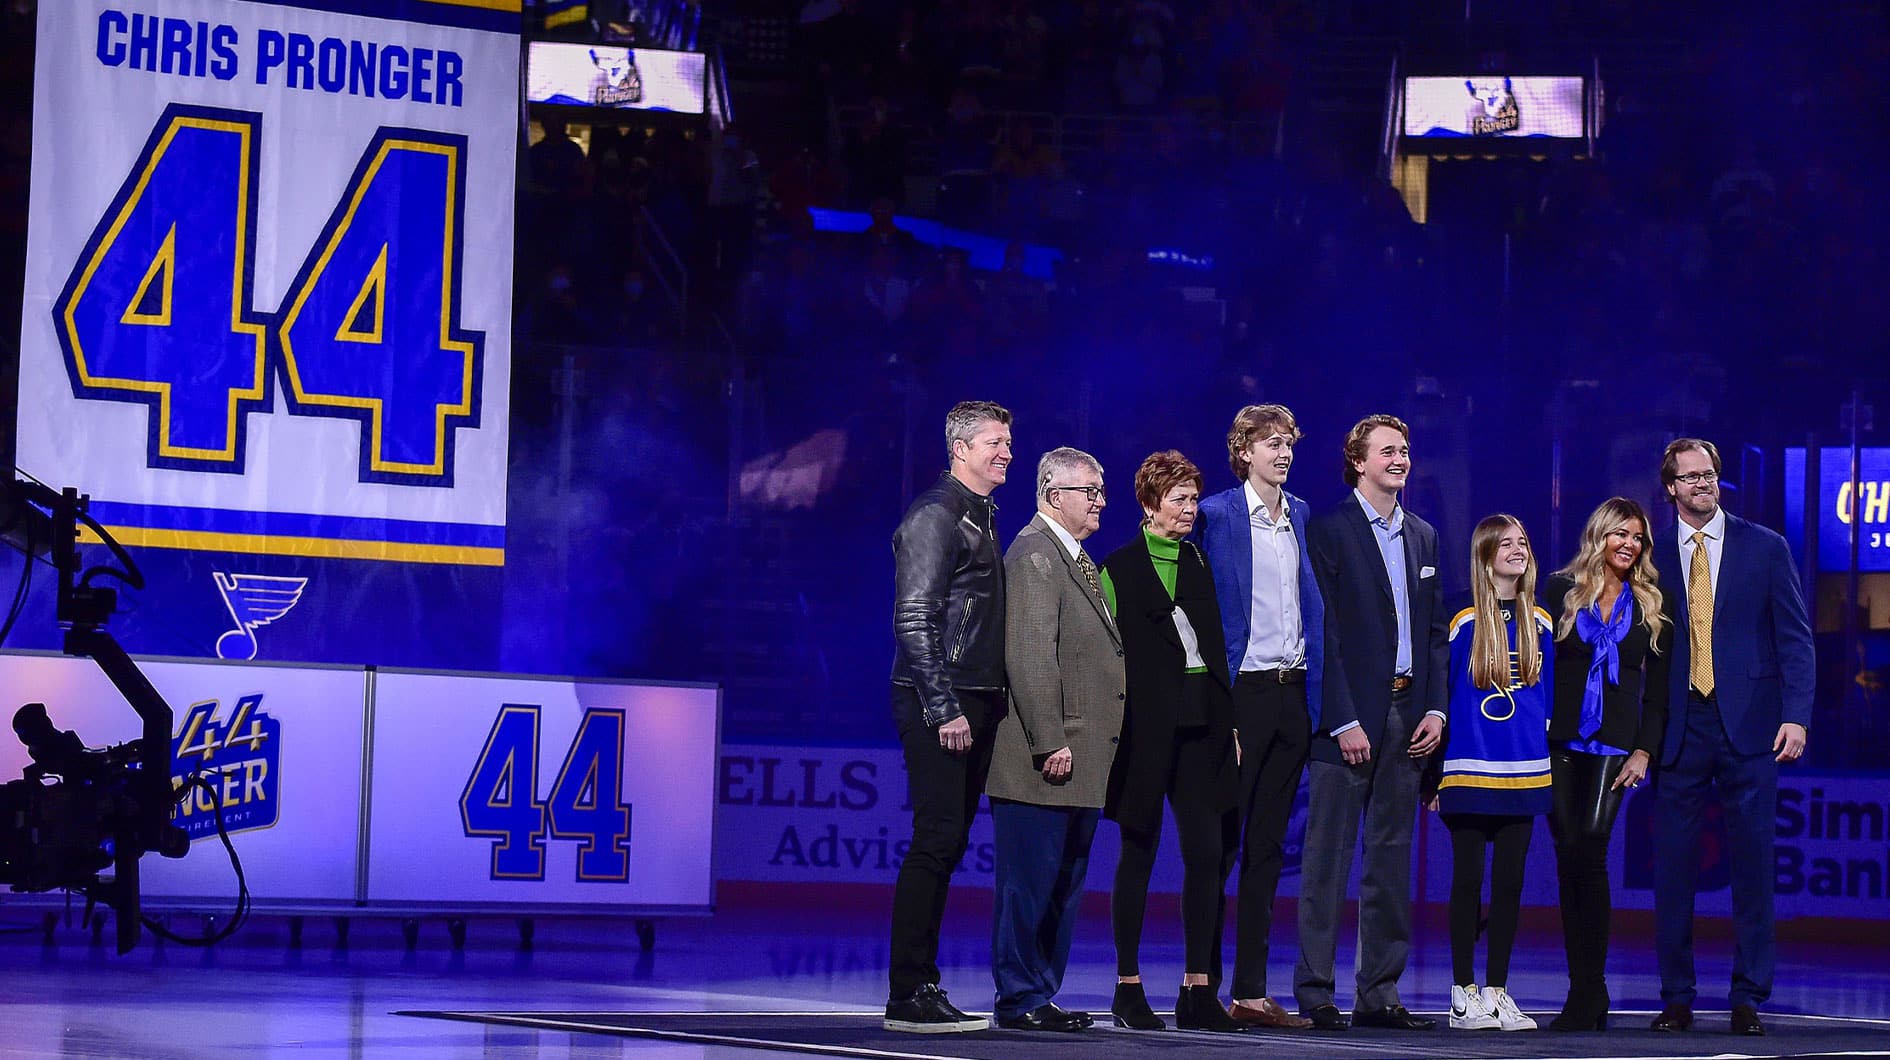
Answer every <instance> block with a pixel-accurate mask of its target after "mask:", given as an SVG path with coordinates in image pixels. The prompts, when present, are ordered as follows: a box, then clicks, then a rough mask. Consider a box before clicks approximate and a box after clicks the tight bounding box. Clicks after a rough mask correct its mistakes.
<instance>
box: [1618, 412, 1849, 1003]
mask: <svg viewBox="0 0 1890 1060" xmlns="http://www.w3.org/2000/svg"><path fill="white" fill-rule="evenodd" d="M1719 472H1720V463H1719V450H1718V449H1716V448H1714V447H1713V443H1711V442H1708V441H1703V440H1701V439H1698V438H1681V439H1677V440H1676V441H1674V442H1673V443H1672V444H1670V445H1668V446H1667V452H1666V454H1665V455H1664V456H1663V457H1662V458H1661V462H1660V482H1661V485H1662V486H1663V487H1665V488H1666V491H1667V498H1668V500H1669V501H1671V502H1672V504H1673V505H1674V509H1675V511H1676V513H1677V514H1678V515H1679V519H1678V520H1677V521H1676V525H1675V526H1674V528H1673V529H1672V530H1670V531H1668V532H1667V533H1666V534H1663V535H1660V537H1658V538H1656V539H1655V541H1654V543H1653V544H1652V545H1651V546H1650V547H1652V548H1653V549H1654V562H1655V565H1656V566H1657V567H1658V568H1659V569H1660V591H1661V595H1662V598H1663V600H1664V602H1665V605H1666V612H1667V617H1668V618H1669V619H1670V620H1671V621H1672V622H1673V627H1674V637H1673V660H1672V664H1671V675H1672V676H1671V678H1670V682H1671V683H1670V684H1669V686H1668V693H1669V696H1670V698H1669V700H1668V702H1669V703H1670V704H1672V706H1671V707H1670V708H1669V710H1668V713H1667V732H1666V736H1665V739H1664V740H1663V742H1662V744H1661V749H1660V769H1659V770H1658V771H1657V772H1656V773H1655V776H1654V955H1655V957H1656V958H1657V959H1658V961H1659V967H1660V997H1661V1002H1662V1003H1663V1004H1664V1005H1665V1008H1664V1009H1663V1010H1662V1011H1661V1013H1660V1015H1659V1016H1656V1017H1655V1018H1654V1022H1653V1029H1654V1030H1657V1031H1684V1030H1688V1029H1689V1028H1691V1027H1692V1026H1693V1000H1694V997H1695V995H1696V994H1697V990H1696V989H1695V978H1694V969H1693V898H1694V894H1695V892H1697V891H1698V889H1699V887H1698V882H1699V871H1700V827H1701V821H1702V819H1703V818H1704V815H1705V802H1706V797H1707V792H1708V791H1709V789H1713V790H1717V792H1718V795H1719V801H1720V803H1721V804H1722V806H1724V808H1725V812H1726V842H1727V855H1728V857H1727V860H1728V863H1729V867H1730V869H1731V870H1732V911H1733V937H1734V945H1733V967H1732V990H1731V992H1730V994H1729V996H1728V1000H1729V1001H1730V1002H1731V1006H1732V1031H1733V1033H1734V1034H1764V1033H1765V1025H1764V1024H1763V1023H1762V1022H1760V1020H1759V1006H1760V1005H1762V1004H1764V1003H1765V1000H1766V998H1767V997H1769V996H1771V993H1772V971H1773V965H1774V963H1775V960H1776V956H1777V949H1776V944H1775V940H1774V937H1773V930H1772V927H1773V919H1772V891H1773V879H1772V876H1773V863H1772V856H1773V850H1772V848H1773V839H1774V837H1775V834H1776V825H1775V823H1774V820H1773V816H1774V811H1775V810H1776V807H1777V802H1778V767H1779V766H1780V765H1782V764H1785V763H1789V762H1795V761H1797V760H1798V759H1799V758H1800V757H1801V756H1802V755H1803V754H1804V753H1805V729H1806V726H1808V725H1809V724H1810V723H1811V697H1812V691H1813V688H1814V687H1815V684H1816V669H1817V662H1816V658H1815V656H1814V653H1813V650H1812V641H1811V620H1810V618H1809V616H1808V615H1807V613H1806V610H1805V599H1804V594H1803V593H1802V592H1801V591H1800V589H1799V585H1798V569H1797V566H1796V565H1795V564H1794V563H1793V562H1792V554H1791V549H1790V548H1789V547H1787V545H1786V544H1785V539H1784V538H1782V537H1780V536H1779V535H1778V534H1776V533H1774V532H1772V531H1771V530H1768V529H1766V528H1765V527H1763V526H1759V525H1757V524H1756V523H1750V522H1747V521H1746V520H1744V519H1741V518H1739V517H1738V516H1736V515H1730V514H1728V513H1727V512H1726V510H1725V509H1723V508H1721V507H1720V506H1719ZM1683 704H1684V706H1682V705H1683Z"/></svg>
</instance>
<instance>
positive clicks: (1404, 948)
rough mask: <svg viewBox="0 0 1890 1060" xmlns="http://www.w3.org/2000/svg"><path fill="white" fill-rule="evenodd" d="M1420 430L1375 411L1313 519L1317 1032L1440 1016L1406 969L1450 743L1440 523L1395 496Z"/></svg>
mask: <svg viewBox="0 0 1890 1060" xmlns="http://www.w3.org/2000/svg"><path fill="white" fill-rule="evenodd" d="M1410 473H1411V432H1410V430H1409V428H1407V427H1406V426H1405V425H1404V421H1403V420H1400V419H1398V418H1397V417H1396V416H1387V415H1377V416H1367V417H1366V418H1365V419H1363V420H1360V421H1359V422H1358V424H1357V425H1355V426H1354V427H1353V428H1352V430H1351V432H1350V433H1349V434H1347V435H1346V439H1345V481H1346V483H1347V484H1348V485H1350V486H1352V487H1353V489H1352V494H1351V496H1348V497H1347V498H1345V500H1343V501H1340V502H1339V507H1338V509H1337V510H1335V511H1332V512H1329V513H1327V514H1325V515H1322V516H1320V517H1319V518H1317V519H1315V520H1313V521H1312V523H1311V524H1310V525H1309V526H1308V527H1307V535H1306V536H1307V543H1308V546H1309V548H1310V550H1311V552H1312V568H1313V575H1314V577H1316V578H1317V579H1318V581H1319V594H1320V597H1321V598H1322V599H1323V600H1324V601H1325V608H1326V622H1325V659H1324V669H1325V679H1324V681H1323V682H1322V684H1321V686H1320V710H1319V725H1318V727H1317V728H1315V730H1314V732H1313V740H1312V766H1311V767H1310V773H1309V778H1308V781H1307V784H1308V794H1307V816H1306V844H1305V851H1304V853H1303V855H1302V856H1301V858H1300V866H1301V868H1300V877H1299V966H1298V968H1297V969H1296V970H1295V972H1294V977H1293V993H1294V995H1295V996H1296V997H1297V998H1298V1000H1299V1008H1300V1014H1301V1015H1303V1016H1306V1017H1309V1018H1310V1019H1311V1020H1312V1022H1313V1026H1314V1027H1315V1028H1317V1029H1319V1030H1333V1031H1341V1030H1345V1029H1346V1028H1347V1027H1348V1026H1350V1025H1351V1024H1353V1023H1356V1024H1358V1025H1359V1026H1362V1027H1390V1028H1395V1029H1400V1030H1430V1029H1431V1028H1433V1027H1435V1026H1436V1025H1437V1021H1436V1020H1434V1019H1431V1018H1430V1017H1428V1016H1419V1015H1417V1014H1416V1013H1413V1012H1411V1011H1409V1010H1408V1009H1406V1008H1405V1007H1404V1005H1403V1004H1402V1003H1400V1001H1399V999H1398V977H1399V976H1401V975H1403V974H1404V966H1405V962H1406V960H1407V959H1408V958H1409V956H1410V952H1411V833H1412V831H1413V829H1414V828H1415V826H1416V823H1417V820H1416V818H1417V802H1418V783H1419V780H1420V778H1421V777H1422V775H1423V772H1424V764H1425V761H1424V760H1425V759H1426V758H1428V757H1429V756H1430V755H1431V754H1432V753H1433V752H1434V751H1436V750H1437V748H1438V746H1439V744H1440V743H1442V741H1443V733H1444V718H1445V707H1446V704H1447V703H1448V699H1447V696H1448V692H1449V689H1448V688H1447V681H1448V676H1447V674H1448V671H1449V668H1450V643H1449V641H1448V640H1447V639H1446V636H1445V624H1446V622H1447V621H1448V618H1449V615H1448V613H1447V612H1445V610H1444V592H1443V579H1442V578H1441V577H1439V575H1438V570H1437V565H1438V558H1437V531H1436V530H1434V529H1432V527H1431V524H1429V523H1427V522H1425V521H1424V520H1422V519H1420V518H1418V517H1417V516H1416V515H1413V514H1411V513H1410V512H1407V511H1405V509H1404V505H1402V504H1401V503H1399V500H1398V497H1399V494H1400V493H1402V492H1403V490H1404V484H1405V480H1406V479H1407V478H1408V477H1409V476H1410ZM1361 817H1362V818H1363V820H1364V832H1365V865H1364V872H1363V874H1362V876H1361V878H1360V881H1359V892H1358V969H1357V972H1356V975H1357V987H1356V992H1355V994H1354V996H1353V1003H1352V1018H1351V1019H1350V1020H1347V1019H1346V1017H1345V1014H1344V1013H1342V1012H1340V1011H1339V1009H1338V1006H1337V1005H1336V1004H1335V1003H1334V1000H1333V991H1334V988H1335V986H1336V982H1335V978H1336V977H1335V971H1334V967H1333V961H1334V955H1335V952H1336V950H1337V948H1338V929H1339V912H1340V910H1341V909H1342V908H1343V907H1344V905H1345V886H1346V880H1347V878H1348V877H1350V875H1351V872H1352V851H1353V848H1354V847H1355V846H1356V845H1357V844H1358V840H1359V823H1360V818H1361Z"/></svg>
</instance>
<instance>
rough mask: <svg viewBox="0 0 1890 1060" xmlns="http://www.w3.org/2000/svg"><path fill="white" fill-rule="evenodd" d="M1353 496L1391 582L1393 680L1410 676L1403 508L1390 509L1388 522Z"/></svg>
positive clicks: (1362, 497)
mask: <svg viewBox="0 0 1890 1060" xmlns="http://www.w3.org/2000/svg"><path fill="white" fill-rule="evenodd" d="M1352 496H1354V497H1357V498H1358V506H1359V507H1360V508H1363V509H1364V510H1365V518H1366V519H1368V520H1370V521H1371V524H1372V536H1373V537H1375V538H1377V539H1378V555H1379V557H1380V558H1381V559H1383V560H1384V561H1385V576H1386V577H1388V578H1390V579H1391V602H1392V604H1393V606H1395V607H1396V608H1397V611H1398V664H1397V668H1396V669H1395V670H1394V674H1395V676H1398V677H1409V676H1410V675H1411V583H1410V582H1409V581H1407V580H1406V579H1405V568H1404V505H1402V504H1396V505H1393V506H1392V509H1391V518H1390V519H1386V518H1385V517H1384V516H1382V515H1379V514H1378V509H1376V508H1373V507H1372V505H1371V502H1370V501H1368V500H1366V499H1365V494H1363V493H1361V492H1359V491H1358V490H1357V489H1354V490H1353V491H1352Z"/></svg>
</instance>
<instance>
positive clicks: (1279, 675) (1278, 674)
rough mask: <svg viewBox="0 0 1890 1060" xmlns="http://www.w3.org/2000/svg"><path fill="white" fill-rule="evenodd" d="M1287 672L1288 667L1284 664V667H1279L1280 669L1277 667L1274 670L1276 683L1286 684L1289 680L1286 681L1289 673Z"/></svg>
mask: <svg viewBox="0 0 1890 1060" xmlns="http://www.w3.org/2000/svg"><path fill="white" fill-rule="evenodd" d="M1287 672H1288V671H1287V669H1286V667H1284V666H1282V667H1279V668H1278V669H1276V670H1274V671H1273V681H1274V683H1275V684H1282V685H1283V684H1286V683H1287V681H1286V675H1287Z"/></svg>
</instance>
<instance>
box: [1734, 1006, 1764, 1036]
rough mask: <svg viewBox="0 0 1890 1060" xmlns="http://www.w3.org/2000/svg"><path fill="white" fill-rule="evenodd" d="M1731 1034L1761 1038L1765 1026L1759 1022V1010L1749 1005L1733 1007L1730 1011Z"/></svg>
mask: <svg viewBox="0 0 1890 1060" xmlns="http://www.w3.org/2000/svg"><path fill="white" fill-rule="evenodd" d="M1732 1032H1733V1033H1734V1034H1750V1035H1753V1036H1754V1037H1762V1036H1764V1034H1765V1024H1763V1023H1761V1022H1759V1010H1758V1009H1756V1008H1753V1007H1752V1006H1751V1005H1734V1006H1733V1010H1732Z"/></svg>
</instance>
